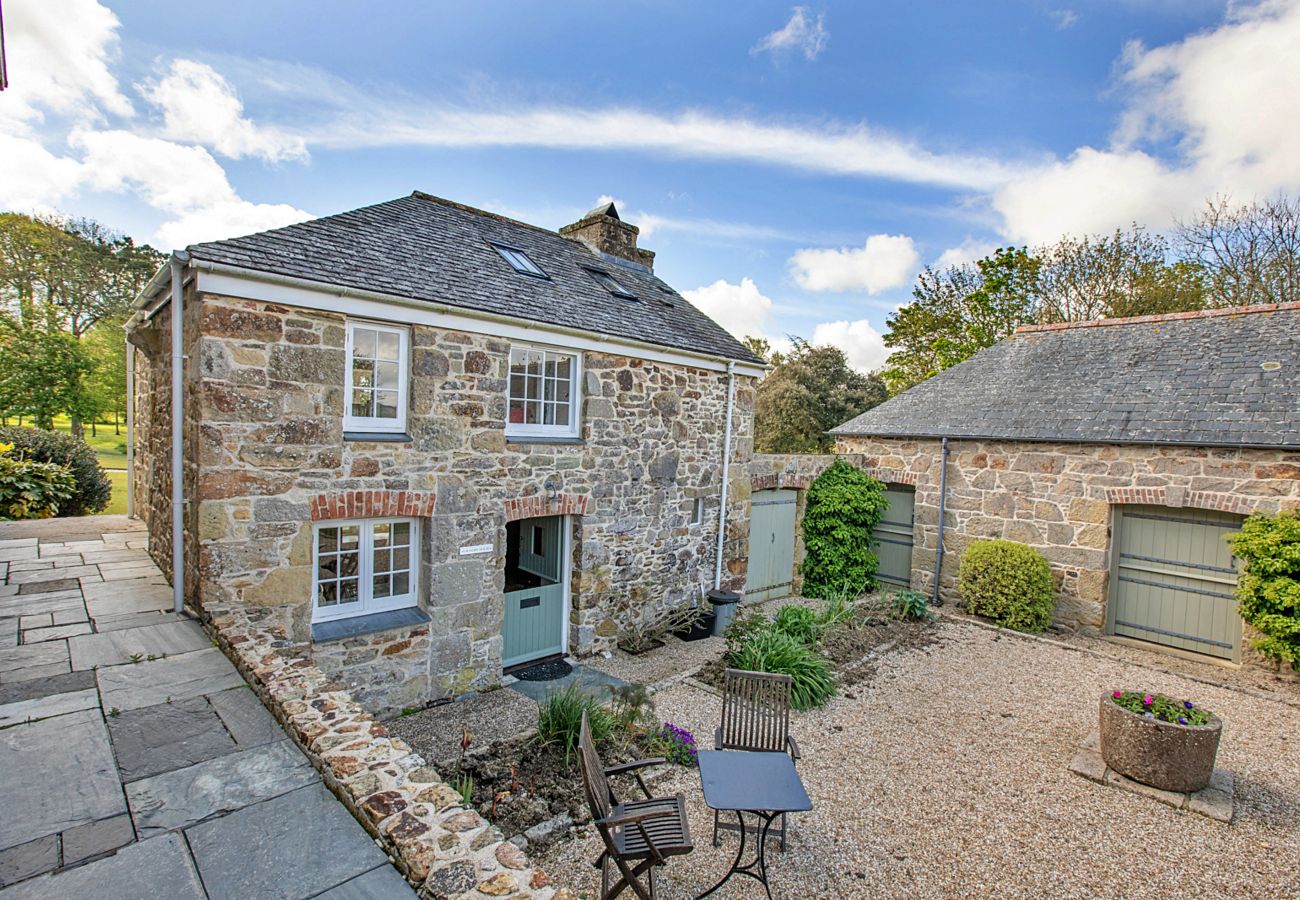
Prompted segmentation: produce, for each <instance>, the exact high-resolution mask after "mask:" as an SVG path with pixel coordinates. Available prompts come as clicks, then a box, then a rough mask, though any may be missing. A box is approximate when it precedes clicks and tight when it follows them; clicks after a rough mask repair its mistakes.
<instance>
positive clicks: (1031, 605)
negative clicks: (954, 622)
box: [957, 540, 1056, 634]
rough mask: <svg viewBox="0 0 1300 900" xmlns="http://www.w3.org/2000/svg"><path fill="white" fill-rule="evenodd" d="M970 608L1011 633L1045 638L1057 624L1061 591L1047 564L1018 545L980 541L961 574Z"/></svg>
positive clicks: (968, 552) (964, 557) (964, 560)
mask: <svg viewBox="0 0 1300 900" xmlns="http://www.w3.org/2000/svg"><path fill="white" fill-rule="evenodd" d="M957 587H958V590H959V591H960V592H961V598H962V601H963V602H964V603H965V604H966V609H967V610H968V611H970V612H973V613H975V614H976V615H977V616H987V617H988V618H990V619H992V620H993V621H994V622H996V623H997V624H999V625H1001V626H1003V627H1005V628H1014V629H1015V630H1016V631H1027V632H1029V633H1030V634H1041V633H1043V632H1044V631H1046V630H1047V626H1048V625H1051V624H1052V614H1053V612H1054V611H1055V609H1056V588H1055V586H1054V585H1053V584H1052V570H1051V568H1050V567H1049V566H1048V565H1047V560H1046V559H1044V558H1043V555H1042V554H1041V553H1039V552H1038V551H1037V550H1035V549H1034V548H1033V547H1028V546H1026V545H1024V544H1017V543H1016V542H1015V541H1003V540H994V541H976V542H975V543H974V544H971V545H970V546H969V547H967V548H966V552H965V553H963V554H962V557H961V567H960V568H959V569H958V572H957Z"/></svg>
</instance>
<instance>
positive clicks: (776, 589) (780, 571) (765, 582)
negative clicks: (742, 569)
mask: <svg viewBox="0 0 1300 900" xmlns="http://www.w3.org/2000/svg"><path fill="white" fill-rule="evenodd" d="M798 499H799V495H798V493H797V492H796V491H756V492H755V493H754V497H753V500H752V503H753V508H752V509H751V511H750V514H749V573H748V574H747V575H746V578H745V599H746V600H749V601H754V600H768V599H770V598H772V597H784V596H786V595H787V594H789V593H790V588H791V582H792V581H793V580H794V517H795V508H796V504H797V502H798Z"/></svg>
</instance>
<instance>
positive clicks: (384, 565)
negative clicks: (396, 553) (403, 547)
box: [374, 550, 393, 573]
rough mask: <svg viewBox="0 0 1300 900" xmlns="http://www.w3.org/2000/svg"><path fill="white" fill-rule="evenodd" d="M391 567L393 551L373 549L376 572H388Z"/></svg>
mask: <svg viewBox="0 0 1300 900" xmlns="http://www.w3.org/2000/svg"><path fill="white" fill-rule="evenodd" d="M392 568H393V551H391V550H376V551H375V568H374V570H375V571H376V572H380V573H382V572H389V571H391V570H392Z"/></svg>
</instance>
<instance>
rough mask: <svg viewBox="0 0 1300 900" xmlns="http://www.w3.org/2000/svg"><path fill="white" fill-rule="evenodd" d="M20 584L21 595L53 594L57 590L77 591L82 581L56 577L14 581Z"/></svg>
mask: <svg viewBox="0 0 1300 900" xmlns="http://www.w3.org/2000/svg"><path fill="white" fill-rule="evenodd" d="M13 583H15V584H17V585H18V595H19V596H20V597H23V596H27V595H28V594H52V593H54V592H55V591H75V590H77V589H78V588H80V587H81V582H80V581H78V580H77V579H75V578H54V579H51V580H49V581H30V582H26V583H23V582H13Z"/></svg>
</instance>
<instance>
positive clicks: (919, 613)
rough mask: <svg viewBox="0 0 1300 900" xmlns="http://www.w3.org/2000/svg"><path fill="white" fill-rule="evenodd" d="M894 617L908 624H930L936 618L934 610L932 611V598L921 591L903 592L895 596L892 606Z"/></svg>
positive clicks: (905, 590)
mask: <svg viewBox="0 0 1300 900" xmlns="http://www.w3.org/2000/svg"><path fill="white" fill-rule="evenodd" d="M890 608H891V609H893V611H894V615H896V616H898V618H900V619H903V620H904V621H907V622H928V621H930V620H931V619H933V618H934V610H932V609H930V598H929V597H927V596H925V594H922V593H921V592H920V591H913V590H907V589H904V590H901V591H899V592H898V593H896V594H895V595H894V601H893V603H892V604H890Z"/></svg>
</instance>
